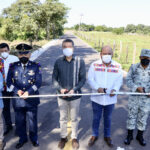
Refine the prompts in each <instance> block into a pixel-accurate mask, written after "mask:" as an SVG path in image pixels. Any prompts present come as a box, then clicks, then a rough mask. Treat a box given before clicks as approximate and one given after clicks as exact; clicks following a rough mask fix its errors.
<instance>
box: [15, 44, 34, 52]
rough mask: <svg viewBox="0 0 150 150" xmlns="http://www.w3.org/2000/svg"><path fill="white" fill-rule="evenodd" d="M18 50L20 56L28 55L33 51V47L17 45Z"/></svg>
mask: <svg viewBox="0 0 150 150" xmlns="http://www.w3.org/2000/svg"><path fill="white" fill-rule="evenodd" d="M16 49H17V50H18V52H19V54H28V53H29V52H30V51H31V50H32V46H30V45H27V44H24V43H22V44H19V45H17V46H16Z"/></svg>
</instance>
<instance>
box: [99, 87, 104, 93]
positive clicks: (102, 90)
mask: <svg viewBox="0 0 150 150" xmlns="http://www.w3.org/2000/svg"><path fill="white" fill-rule="evenodd" d="M97 92H98V93H105V92H104V88H98V90H97Z"/></svg>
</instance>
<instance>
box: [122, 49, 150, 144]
mask: <svg viewBox="0 0 150 150" xmlns="http://www.w3.org/2000/svg"><path fill="white" fill-rule="evenodd" d="M140 60H141V62H140V63H137V64H134V65H132V66H131V68H130V70H129V73H128V75H127V86H128V87H129V88H130V89H131V91H132V92H139V93H149V92H150V63H149V62H150V50H148V49H142V51H141V55H140ZM149 107H150V98H149V96H133V95H131V96H130V97H129V101H128V119H127V129H128V135H127V138H126V139H125V141H124V143H125V144H126V145H129V144H130V143H131V141H132V140H133V130H134V129H135V127H136V126H137V129H138V133H137V136H136V139H137V140H138V141H139V143H140V144H141V145H142V146H145V145H146V142H145V140H144V138H143V132H144V130H145V128H146V122H147V118H148V115H149Z"/></svg>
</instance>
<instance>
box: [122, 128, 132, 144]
mask: <svg viewBox="0 0 150 150" xmlns="http://www.w3.org/2000/svg"><path fill="white" fill-rule="evenodd" d="M132 140H133V130H128V135H127V137H126V139H125V140H124V144H126V145H130V143H131V141H132Z"/></svg>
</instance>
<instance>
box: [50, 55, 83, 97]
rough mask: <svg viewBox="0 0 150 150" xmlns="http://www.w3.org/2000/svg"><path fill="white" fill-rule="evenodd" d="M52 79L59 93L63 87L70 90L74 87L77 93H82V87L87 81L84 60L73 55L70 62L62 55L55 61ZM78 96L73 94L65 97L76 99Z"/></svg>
mask: <svg viewBox="0 0 150 150" xmlns="http://www.w3.org/2000/svg"><path fill="white" fill-rule="evenodd" d="M52 80H53V85H54V87H55V88H56V89H57V91H58V92H59V93H60V90H61V89H68V91H70V90H72V89H73V90H74V91H75V93H81V88H82V86H83V85H84V83H85V81H86V70H85V63H84V60H83V59H80V58H79V57H75V56H73V58H72V60H71V61H70V62H69V61H67V60H66V57H60V58H59V59H57V60H56V62H55V65H54V70H53V75H52ZM78 98H79V97H76V96H72V97H68V98H64V99H66V100H75V99H78Z"/></svg>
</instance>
